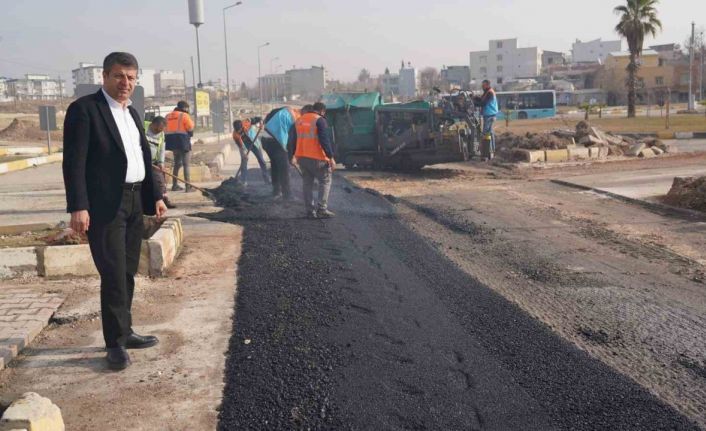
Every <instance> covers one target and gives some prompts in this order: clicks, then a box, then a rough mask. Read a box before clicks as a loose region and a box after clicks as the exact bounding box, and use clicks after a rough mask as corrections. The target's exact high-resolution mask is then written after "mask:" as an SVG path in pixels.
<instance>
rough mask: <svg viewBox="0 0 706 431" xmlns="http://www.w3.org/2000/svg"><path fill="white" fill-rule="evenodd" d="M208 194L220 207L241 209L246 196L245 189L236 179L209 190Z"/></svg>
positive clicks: (230, 179)
mask: <svg viewBox="0 0 706 431" xmlns="http://www.w3.org/2000/svg"><path fill="white" fill-rule="evenodd" d="M208 193H209V197H211V198H213V199H215V201H216V204H217V205H218V206H222V207H224V208H239V207H240V206H241V202H242V201H243V197H244V196H245V189H244V187H243V184H242V183H240V182H239V181H238V180H237V179H236V178H235V177H230V178H228V179H227V180H225V181H223V182H222V183H221V184H220V185H219V186H218V187H216V188H215V189H208Z"/></svg>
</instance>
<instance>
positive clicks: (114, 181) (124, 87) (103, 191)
mask: <svg viewBox="0 0 706 431" xmlns="http://www.w3.org/2000/svg"><path fill="white" fill-rule="evenodd" d="M137 69H138V65H137V59H135V57H134V56H133V55H132V54H129V53H126V52H113V53H111V54H109V55H108V56H107V57H106V58H105V60H104V61H103V88H101V89H100V90H99V91H98V92H97V93H95V94H92V95H88V96H85V97H81V98H80V99H78V100H76V101H75V102H73V103H72V104H71V105H70V106H69V108H68V110H67V111H66V118H65V120H64V162H63V171H64V185H65V187H66V202H67V212H69V213H71V228H72V229H73V230H74V231H76V232H80V233H84V232H87V233H88V242H89V244H90V247H91V254H92V255H93V261H94V262H95V265H96V268H97V269H98V273H99V274H100V278H101V318H102V321H103V338H104V339H105V345H106V350H107V353H108V354H107V357H106V359H107V361H108V366H109V367H110V368H111V369H114V370H122V369H125V368H127V367H128V366H129V365H130V356H129V355H128V353H127V350H126V349H139V348H146V347H151V346H154V345H155V344H157V343H158V340H157V338H156V337H154V336H141V335H137V334H136V333H134V332H133V330H132V315H131V312H130V308H131V307H132V296H133V292H134V289H135V274H136V273H137V266H138V263H139V260H140V245H141V242H142V233H143V224H142V215H143V213H144V214H148V215H155V214H156V215H157V217H158V218H163V217H164V216H165V214H166V212H167V208H166V206H165V205H164V202H163V201H162V192H161V190H159V188H158V187H156V185H155V182H154V181H153V179H152V169H149V167H150V166H151V154H150V150H149V144H148V143H147V138H146V137H145V131H144V127H143V125H142V121H141V120H140V117H139V116H138V114H137V111H136V110H135V109H134V108H132V107H131V106H130V104H131V101H130V96H131V95H132V93H133V91H134V90H135V85H136V83H137Z"/></svg>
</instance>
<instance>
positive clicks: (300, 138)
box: [288, 102, 336, 218]
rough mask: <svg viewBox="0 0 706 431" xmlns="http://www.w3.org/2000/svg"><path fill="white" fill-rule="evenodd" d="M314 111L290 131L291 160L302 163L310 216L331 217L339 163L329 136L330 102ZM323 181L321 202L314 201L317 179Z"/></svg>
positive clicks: (307, 212)
mask: <svg viewBox="0 0 706 431" xmlns="http://www.w3.org/2000/svg"><path fill="white" fill-rule="evenodd" d="M312 111H313V112H307V113H306V114H303V115H302V116H301V117H299V119H298V120H297V121H296V122H295V123H294V126H292V129H291V131H290V133H289V144H288V146H289V151H290V162H292V163H295V159H296V163H298V164H299V167H300V169H301V172H302V179H303V182H304V206H305V209H306V216H307V217H309V218H331V217H334V216H335V214H334V213H333V212H331V211H329V209H328V197H329V193H330V192H331V177H332V176H333V170H334V167H335V166H336V161H335V160H334V158H333V146H332V145H331V139H330V138H329V130H328V128H329V127H328V122H327V121H326V118H324V115H326V105H324V104H323V103H321V102H317V103H315V104H314V106H313V107H312ZM315 180H316V181H318V183H319V201H318V203H315V202H314V181H315Z"/></svg>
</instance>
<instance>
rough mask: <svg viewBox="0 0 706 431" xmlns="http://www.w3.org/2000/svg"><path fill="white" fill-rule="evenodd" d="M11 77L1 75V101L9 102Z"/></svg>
mask: <svg viewBox="0 0 706 431" xmlns="http://www.w3.org/2000/svg"><path fill="white" fill-rule="evenodd" d="M9 80H10V79H9V78H5V77H2V76H0V102H9V101H10V100H11V99H10V96H9V94H8V84H7V83H8V81H9Z"/></svg>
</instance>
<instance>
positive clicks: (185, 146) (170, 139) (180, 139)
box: [164, 100, 195, 193]
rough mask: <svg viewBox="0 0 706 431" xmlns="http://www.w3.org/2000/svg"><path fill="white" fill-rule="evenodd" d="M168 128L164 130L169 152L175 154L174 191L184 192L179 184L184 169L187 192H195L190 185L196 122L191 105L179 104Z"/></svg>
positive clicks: (168, 117) (169, 116)
mask: <svg viewBox="0 0 706 431" xmlns="http://www.w3.org/2000/svg"><path fill="white" fill-rule="evenodd" d="M166 120H167V127H166V128H165V130H164V135H165V140H166V146H167V150H168V151H171V152H172V153H173V154H174V167H173V169H172V175H173V178H172V191H173V192H175V191H178V190H184V189H183V188H182V187H181V186H179V184H177V177H178V176H179V170H180V169H181V168H182V166H183V167H184V179H185V180H186V183H187V185H186V192H187V193H188V192H193V191H195V189H194V188H193V187H191V186H190V185H189V180H190V179H191V175H190V160H191V137H192V136H194V120H192V119H191V116H190V115H189V104H188V103H187V102H185V101H183V100H181V101H179V103H177V106H176V108H174V110H173V111H172V112H170V113H169V114H167V117H166Z"/></svg>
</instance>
